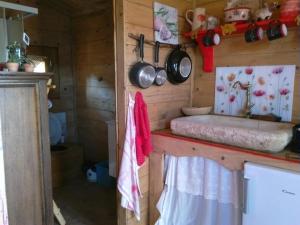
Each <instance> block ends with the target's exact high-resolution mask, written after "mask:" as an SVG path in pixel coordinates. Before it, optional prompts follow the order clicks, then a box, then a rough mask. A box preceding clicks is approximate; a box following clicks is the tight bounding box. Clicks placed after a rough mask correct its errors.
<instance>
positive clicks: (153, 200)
mask: <svg viewBox="0 0 300 225" xmlns="http://www.w3.org/2000/svg"><path fill="white" fill-rule="evenodd" d="M163 188H164V154H162V153H157V152H153V153H152V154H151V155H150V182H149V193H150V198H149V224H150V225H154V224H155V222H156V221H157V219H158V218H159V216H160V214H159V212H158V210H157V208H156V204H157V202H158V200H159V198H160V195H161V193H162V191H163Z"/></svg>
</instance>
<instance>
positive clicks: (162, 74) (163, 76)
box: [154, 41, 167, 86]
mask: <svg viewBox="0 0 300 225" xmlns="http://www.w3.org/2000/svg"><path fill="white" fill-rule="evenodd" d="M159 46H160V43H159V41H156V42H155V53H154V65H155V71H156V77H155V84H156V85H158V86H161V85H163V84H164V83H165V82H166V80H167V72H166V70H165V68H163V67H159Z"/></svg>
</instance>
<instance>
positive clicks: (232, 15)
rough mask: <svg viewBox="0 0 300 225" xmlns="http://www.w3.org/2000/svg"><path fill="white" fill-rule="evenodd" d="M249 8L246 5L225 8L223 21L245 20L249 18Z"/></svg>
mask: <svg viewBox="0 0 300 225" xmlns="http://www.w3.org/2000/svg"><path fill="white" fill-rule="evenodd" d="M250 13H251V9H250V8H248V7H238V8H230V9H225V10H224V14H225V23H232V22H240V23H242V22H247V21H248V20H249V19H250Z"/></svg>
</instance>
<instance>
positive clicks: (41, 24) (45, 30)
mask: <svg viewBox="0 0 300 225" xmlns="http://www.w3.org/2000/svg"><path fill="white" fill-rule="evenodd" d="M10 2H15V3H20V4H25V5H30V6H33V7H38V9H39V14H38V15H37V16H33V17H29V18H27V19H25V20H24V29H25V31H26V32H27V33H28V34H29V36H30V39H31V44H33V45H37V46H47V47H56V48H57V49H58V59H59V61H58V63H59V84H56V85H57V86H58V87H59V91H58V92H59V98H56V99H54V100H53V108H52V109H51V111H52V112H67V129H68V137H67V140H66V141H68V142H75V141H76V121H75V120H74V117H75V113H74V110H75V106H74V77H73V71H72V49H71V19H70V18H69V17H68V16H66V15H64V14H62V13H60V12H59V11H57V10H55V9H53V8H51V7H48V5H47V4H45V3H46V2H44V1H40V2H37V0H21V1H15V0H10Z"/></svg>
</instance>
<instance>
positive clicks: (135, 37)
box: [128, 33, 197, 48]
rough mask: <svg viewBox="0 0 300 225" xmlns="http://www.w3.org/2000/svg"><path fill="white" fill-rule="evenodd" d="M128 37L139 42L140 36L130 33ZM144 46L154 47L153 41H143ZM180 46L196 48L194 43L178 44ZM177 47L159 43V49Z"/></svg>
mask: <svg viewBox="0 0 300 225" xmlns="http://www.w3.org/2000/svg"><path fill="white" fill-rule="evenodd" d="M128 37H130V38H132V39H134V40H137V41H139V40H140V36H138V35H135V34H132V33H128ZM144 42H145V44H148V45H151V46H155V42H154V41H150V40H146V39H145V41H144ZM178 45H180V46H182V47H183V48H194V47H196V46H197V45H196V43H194V42H186V43H182V44H178ZM178 45H172V44H165V43H161V44H160V47H161V48H176V47H177V46H178Z"/></svg>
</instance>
